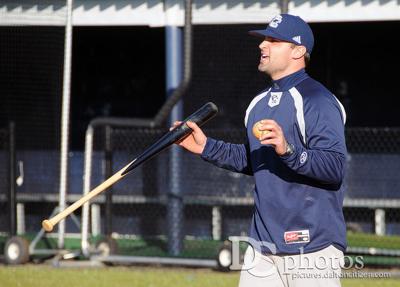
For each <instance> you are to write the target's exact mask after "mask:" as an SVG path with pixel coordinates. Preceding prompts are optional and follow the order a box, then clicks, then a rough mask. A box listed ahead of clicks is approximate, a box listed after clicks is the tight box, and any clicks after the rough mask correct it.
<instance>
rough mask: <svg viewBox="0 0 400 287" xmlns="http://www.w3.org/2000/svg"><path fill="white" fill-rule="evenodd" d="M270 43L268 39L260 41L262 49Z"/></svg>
mask: <svg viewBox="0 0 400 287" xmlns="http://www.w3.org/2000/svg"><path fill="white" fill-rule="evenodd" d="M267 45H268V41H266V40H264V41H262V42H261V43H260V45H259V46H258V47H259V48H260V49H263V48H265V47H266V46H267Z"/></svg>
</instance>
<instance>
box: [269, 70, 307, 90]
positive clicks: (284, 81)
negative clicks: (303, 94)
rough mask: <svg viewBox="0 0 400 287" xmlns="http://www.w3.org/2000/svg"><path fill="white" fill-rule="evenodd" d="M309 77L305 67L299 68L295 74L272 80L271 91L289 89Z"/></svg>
mask: <svg viewBox="0 0 400 287" xmlns="http://www.w3.org/2000/svg"><path fill="white" fill-rule="evenodd" d="M306 78H309V76H308V74H307V73H306V71H305V69H301V70H298V71H297V72H294V73H293V74H290V75H287V76H285V77H283V78H280V79H279V80H272V82H271V91H287V90H290V89H291V88H292V87H294V86H296V85H297V84H298V83H300V82H301V81H303V80H304V79H306Z"/></svg>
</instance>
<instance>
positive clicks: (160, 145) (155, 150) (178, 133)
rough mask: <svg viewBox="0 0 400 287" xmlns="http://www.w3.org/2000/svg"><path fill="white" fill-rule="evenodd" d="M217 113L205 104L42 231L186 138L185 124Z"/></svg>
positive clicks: (47, 221) (46, 222) (49, 221)
mask: <svg viewBox="0 0 400 287" xmlns="http://www.w3.org/2000/svg"><path fill="white" fill-rule="evenodd" d="M217 112H218V108H217V106H216V105H215V104H214V103H211V102H209V103H206V104H205V105H204V106H202V107H201V108H200V109H198V110H197V111H196V112H194V113H193V114H191V115H190V116H189V117H187V118H186V119H185V120H184V121H183V122H182V123H181V124H180V125H179V126H177V127H176V128H174V129H173V130H171V131H169V132H167V133H166V134H165V135H163V136H162V137H161V138H160V139H159V140H158V141H156V142H155V143H154V144H152V145H151V146H150V147H149V148H147V149H146V150H145V151H144V152H143V153H142V154H140V155H139V156H138V157H137V158H135V159H134V160H133V161H131V162H130V163H129V164H127V165H126V166H125V167H123V168H122V169H121V170H119V171H118V172H117V173H115V174H114V175H112V176H111V177H109V178H108V179H107V180H106V181H104V182H103V183H101V184H100V185H98V186H97V187H95V188H94V189H93V190H91V191H90V192H89V193H88V194H86V195H84V196H82V197H81V198H80V199H78V200H77V201H75V202H74V203H73V204H72V205H70V206H68V207H67V208H66V209H64V210H63V211H61V212H59V213H58V214H57V215H55V216H53V217H52V218H50V219H45V220H43V221H42V227H43V229H44V230H46V231H48V232H49V231H52V230H53V228H54V225H56V224H57V223H59V222H60V221H61V220H63V219H64V218H65V217H67V216H68V215H70V214H71V213H72V212H74V211H75V210H76V209H78V208H79V207H81V206H82V205H83V204H84V203H86V202H88V201H89V200H90V199H92V198H93V197H95V196H97V195H98V194H100V193H101V192H103V191H104V190H106V189H107V188H109V187H110V186H111V185H113V184H114V183H116V182H117V181H119V180H120V179H121V178H123V177H125V176H126V175H127V174H128V173H129V172H131V171H132V170H133V169H135V168H136V167H138V166H139V165H140V164H142V163H144V162H146V161H148V160H149V159H151V158H153V157H154V156H156V155H157V154H159V153H160V152H161V151H163V150H165V149H166V148H168V147H169V146H171V145H172V144H173V143H175V142H177V141H180V140H182V139H183V138H185V137H186V136H188V135H189V134H190V133H191V132H192V129H191V128H189V127H188V126H187V124H186V122H187V121H191V122H195V123H196V124H197V125H198V126H202V125H203V124H204V123H206V122H207V121H208V120H210V119H211V118H213V117H214V116H215V115H216V114H217Z"/></svg>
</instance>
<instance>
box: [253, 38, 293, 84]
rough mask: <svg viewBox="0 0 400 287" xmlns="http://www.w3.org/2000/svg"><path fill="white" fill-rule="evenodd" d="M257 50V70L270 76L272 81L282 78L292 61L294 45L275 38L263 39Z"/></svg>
mask: <svg viewBox="0 0 400 287" xmlns="http://www.w3.org/2000/svg"><path fill="white" fill-rule="evenodd" d="M259 48H260V52H261V55H260V63H259V64H258V70H259V71H260V72H263V73H266V74H268V75H270V76H271V78H272V79H274V80H275V79H279V78H281V77H284V76H285V75H286V73H287V71H288V68H289V66H290V63H291V61H292V52H293V48H294V45H293V44H292V43H289V42H284V41H281V40H278V39H275V38H271V37H265V39H264V41H262V42H261V44H260V45H259Z"/></svg>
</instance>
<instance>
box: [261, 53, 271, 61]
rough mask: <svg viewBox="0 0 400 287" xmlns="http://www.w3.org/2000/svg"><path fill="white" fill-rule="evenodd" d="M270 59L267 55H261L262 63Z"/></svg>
mask: <svg viewBox="0 0 400 287" xmlns="http://www.w3.org/2000/svg"><path fill="white" fill-rule="evenodd" d="M267 58H269V56H268V55H266V54H261V57H260V61H264V60H265V59H267Z"/></svg>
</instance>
